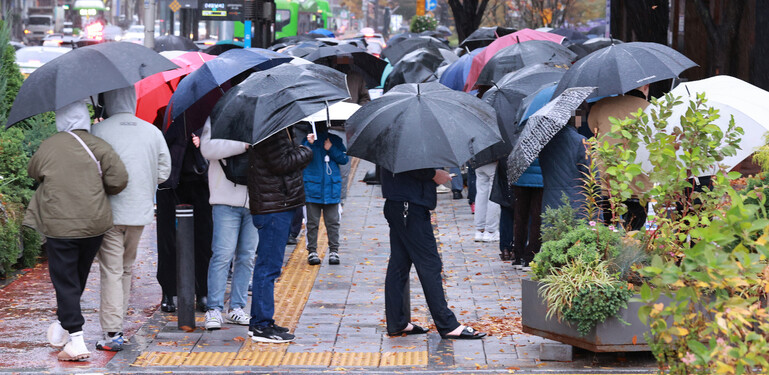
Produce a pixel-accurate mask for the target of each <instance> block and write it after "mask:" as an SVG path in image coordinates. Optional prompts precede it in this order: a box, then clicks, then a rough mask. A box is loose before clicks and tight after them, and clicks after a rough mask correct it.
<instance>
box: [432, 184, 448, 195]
mask: <svg viewBox="0 0 769 375" xmlns="http://www.w3.org/2000/svg"><path fill="white" fill-rule="evenodd" d="M435 192H436V193H438V194H445V193H451V189H450V188H447V187H445V186H443V185H438V187H437V188H435Z"/></svg>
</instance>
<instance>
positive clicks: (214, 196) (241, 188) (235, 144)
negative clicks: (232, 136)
mask: <svg viewBox="0 0 769 375" xmlns="http://www.w3.org/2000/svg"><path fill="white" fill-rule="evenodd" d="M246 146H248V143H245V142H239V141H232V140H229V139H211V119H210V118H209V119H207V120H206V124H205V125H204V126H203V134H201V136H200V153H201V154H203V157H204V158H206V159H208V160H209V161H210V164H209V165H208V190H209V191H210V192H211V195H210V196H209V198H208V203H210V204H211V205H214V204H224V205H227V206H232V207H246V208H248V207H249V206H248V186H246V185H239V184H236V183H234V182H232V181H230V180H228V179H227V176H225V175H224V171H223V170H222V167H221V165H219V161H220V160H221V159H225V158H228V157H230V156H235V155H240V154H242V153H244V152H246V150H247V149H246ZM222 162H223V163H226V161H224V160H222Z"/></svg>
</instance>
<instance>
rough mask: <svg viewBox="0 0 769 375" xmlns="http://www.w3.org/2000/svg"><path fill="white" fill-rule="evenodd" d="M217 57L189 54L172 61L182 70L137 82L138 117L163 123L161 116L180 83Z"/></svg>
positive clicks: (199, 53)
mask: <svg viewBox="0 0 769 375" xmlns="http://www.w3.org/2000/svg"><path fill="white" fill-rule="evenodd" d="M215 57H216V56H213V55H209V54H206V53H203V52H187V53H185V54H182V55H179V56H177V57H174V58H172V59H171V61H172V62H174V63H176V65H179V66H181V68H179V69H174V70H168V71H165V72H160V73H157V74H153V75H151V76H149V77H147V78H145V79H143V80H141V81H139V82H136V85H135V87H136V117H138V118H140V119H142V120H144V121H148V122H152V123H155V122H156V121H158V119H159V120H160V121H161V123H162V119H163V116H160V114H162V113H163V112H164V111H165V107H166V106H167V105H168V100H169V99H171V95H173V93H174V91H175V90H176V86H177V85H179V81H181V80H182V78H183V77H184V76H186V75H187V74H190V73H192V72H193V71H195V70H196V69H198V68H200V67H201V66H202V65H203V63H205V62H206V61H208V60H212V59H213V58H215ZM156 125H158V124H156Z"/></svg>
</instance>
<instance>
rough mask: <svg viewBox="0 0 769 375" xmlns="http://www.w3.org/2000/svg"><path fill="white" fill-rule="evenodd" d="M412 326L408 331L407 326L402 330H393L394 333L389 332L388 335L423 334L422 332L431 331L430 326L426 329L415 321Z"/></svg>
mask: <svg viewBox="0 0 769 375" xmlns="http://www.w3.org/2000/svg"><path fill="white" fill-rule="evenodd" d="M411 326H412V327H413V328H412V329H410V330H408V331H406V330H405V328H404V329H402V330H400V331H398V332H393V333H390V332H387V336H408V335H421V334H425V333H427V332H429V331H430V329H429V328H427V329H425V328H422V327H420V326H418V325H416V324H414V323H411Z"/></svg>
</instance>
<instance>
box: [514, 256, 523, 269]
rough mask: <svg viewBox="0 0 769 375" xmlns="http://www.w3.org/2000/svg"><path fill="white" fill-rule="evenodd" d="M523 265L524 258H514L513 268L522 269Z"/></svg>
mask: <svg viewBox="0 0 769 375" xmlns="http://www.w3.org/2000/svg"><path fill="white" fill-rule="evenodd" d="M521 265H523V259H521V258H515V259H513V269H516V270H519V269H521Z"/></svg>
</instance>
